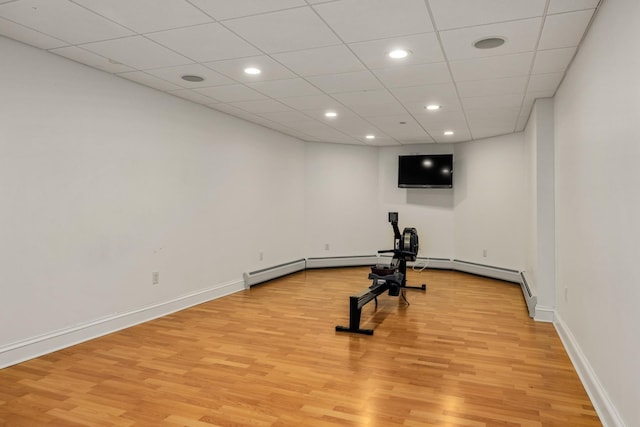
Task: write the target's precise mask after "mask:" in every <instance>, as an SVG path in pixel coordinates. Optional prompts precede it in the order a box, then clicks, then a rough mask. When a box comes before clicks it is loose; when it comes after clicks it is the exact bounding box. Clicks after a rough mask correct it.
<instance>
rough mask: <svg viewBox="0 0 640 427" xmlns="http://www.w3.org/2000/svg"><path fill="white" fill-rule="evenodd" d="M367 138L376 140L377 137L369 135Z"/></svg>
mask: <svg viewBox="0 0 640 427" xmlns="http://www.w3.org/2000/svg"><path fill="white" fill-rule="evenodd" d="M365 138H367V139H376V136H375V135H367V136H365Z"/></svg>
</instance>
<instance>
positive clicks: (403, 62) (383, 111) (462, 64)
mask: <svg viewBox="0 0 640 427" xmlns="http://www.w3.org/2000/svg"><path fill="white" fill-rule="evenodd" d="M598 2H599V0H331V1H326V0H306V1H305V0H161V1H158V0H73V1H71V0H8V1H7V0H0V34H1V35H4V36H6V37H9V38H12V39H15V40H18V41H21V42H23V43H26V44H29V45H32V46H36V47H38V48H41V49H44V50H47V51H49V52H51V53H53V54H56V55H60V56H64V57H66V58H69V59H71V60H74V61H77V62H80V63H83V64H86V65H89V66H91V67H94V68H97V69H99V70H102V71H104V72H107V73H112V74H115V75H117V76H119V77H121V78H124V79H128V80H132V81H134V82H137V83H139V84H142V85H146V86H149V87H152V88H155V89H157V90H160V91H164V92H167V93H169V94H171V95H175V96H178V97H181V98H184V99H187V100H189V101H192V102H195V103H198V104H202V105H204V106H206V107H209V108H212V109H214V110H219V111H222V112H224V113H227V114H230V115H233V116H236V117H240V118H242V119H245V120H248V121H250V122H254V123H257V124H260V125H262V126H265V127H268V128H271V129H274V130H277V131H279V132H282V133H285V134H289V135H292V136H295V137H297V138H300V139H302V140H305V141H322V142H333V143H344V144H365V145H379V146H388V145H401V144H417V143H448V142H459V141H469V140H474V139H480V138H486V137H490V136H495V135H502V134H508V133H512V132H518V131H521V130H523V129H524V127H525V125H526V122H527V119H528V116H529V113H530V110H531V107H532V105H533V102H534V101H535V99H536V98H544V97H550V96H553V95H554V93H555V91H556V89H557V87H558V85H559V84H560V82H561V80H562V78H563V76H564V73H565V71H566V69H567V67H568V65H569V64H570V62H571V60H572V58H573V56H574V55H575V53H576V50H577V47H578V46H579V44H580V41H581V40H582V38H583V36H584V34H585V32H586V30H587V28H588V26H589V23H590V21H591V19H592V17H593V15H594V12H595V10H596V7H597V5H598ZM487 37H498V38H502V39H504V40H505V43H504V44H503V45H502V46H499V47H497V48H494V49H477V48H475V47H474V43H475V42H477V41H478V40H481V39H484V38H487ZM398 48H403V49H406V50H408V51H409V52H410V54H409V55H408V56H407V57H406V58H404V59H395V60H394V59H391V58H390V57H389V56H388V53H389V52H390V51H392V50H394V49H398ZM247 67H257V68H259V69H260V70H261V73H260V74H258V75H249V74H246V73H245V72H244V71H243V70H244V69H245V68H247ZM185 75H195V76H200V77H202V78H203V79H204V80H202V81H200V82H197V81H196V82H194V81H186V80H184V79H182V76H185ZM429 104H435V105H438V106H440V108H439V109H438V110H435V111H429V110H427V109H426V108H425V107H426V105H429ZM327 111H333V112H336V113H337V116H336V117H333V118H328V117H326V116H325V113H326V112H327ZM445 131H449V132H453V134H452V135H445V134H444V132H445ZM367 135H374V136H375V138H373V139H370V138H371V137H369V139H368V138H367Z"/></svg>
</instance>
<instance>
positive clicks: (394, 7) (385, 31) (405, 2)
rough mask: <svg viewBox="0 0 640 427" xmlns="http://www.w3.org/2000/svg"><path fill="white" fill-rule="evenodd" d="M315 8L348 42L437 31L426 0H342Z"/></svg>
mask: <svg viewBox="0 0 640 427" xmlns="http://www.w3.org/2000/svg"><path fill="white" fill-rule="evenodd" d="M314 9H315V10H316V11H317V12H318V13H319V14H320V16H322V18H323V19H324V20H325V21H326V22H327V23H328V24H329V25H330V26H331V28H333V30H334V31H335V32H336V33H338V35H339V36H340V38H341V39H342V40H343V41H344V42H346V43H352V42H359V41H364V40H372V39H381V38H386V37H395V36H402V35H407V34H417V33H427V32H432V31H433V26H432V24H431V19H430V17H429V11H428V10H427V8H426V5H425V2H424V0H394V1H389V0H342V1H339V2H333V3H325V4H321V5H317V6H314Z"/></svg>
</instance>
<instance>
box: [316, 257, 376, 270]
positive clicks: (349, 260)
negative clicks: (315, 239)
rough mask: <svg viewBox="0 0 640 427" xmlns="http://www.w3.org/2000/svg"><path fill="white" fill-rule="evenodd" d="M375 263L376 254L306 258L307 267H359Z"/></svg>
mask: <svg viewBox="0 0 640 427" xmlns="http://www.w3.org/2000/svg"><path fill="white" fill-rule="evenodd" d="M377 263H378V257H377V256H376V255H362V256H339V257H325V258H307V268H332V267H359V266H363V265H376V264H377Z"/></svg>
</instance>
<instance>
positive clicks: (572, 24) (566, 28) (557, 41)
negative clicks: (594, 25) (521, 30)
mask: <svg viewBox="0 0 640 427" xmlns="http://www.w3.org/2000/svg"><path fill="white" fill-rule="evenodd" d="M593 11H594V9H590V10H582V11H579V12H569V13H561V14H559V15H550V16H547V19H546V20H545V22H544V27H543V28H542V35H541V36H540V43H539V45H538V49H540V50H545V49H557V48H561V47H572V46H577V45H578V44H579V43H580V40H582V36H583V34H584V31H585V30H586V29H587V26H588V25H589V21H591V16H592V15H593Z"/></svg>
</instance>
